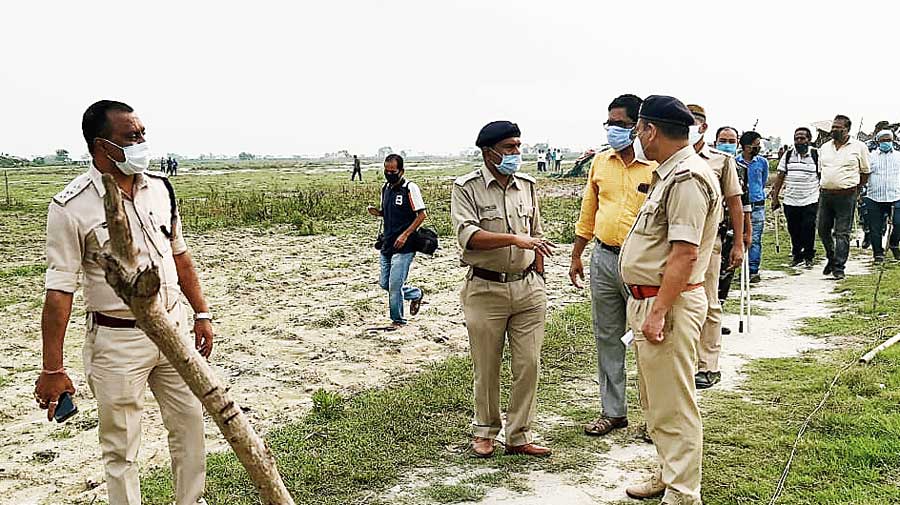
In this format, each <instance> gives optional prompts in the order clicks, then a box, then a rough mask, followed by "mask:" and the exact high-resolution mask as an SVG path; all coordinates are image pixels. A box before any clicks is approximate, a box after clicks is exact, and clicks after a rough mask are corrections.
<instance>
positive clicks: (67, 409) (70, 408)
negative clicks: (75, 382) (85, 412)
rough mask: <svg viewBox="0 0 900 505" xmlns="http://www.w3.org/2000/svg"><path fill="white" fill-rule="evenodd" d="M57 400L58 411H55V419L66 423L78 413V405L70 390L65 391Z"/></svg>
mask: <svg viewBox="0 0 900 505" xmlns="http://www.w3.org/2000/svg"><path fill="white" fill-rule="evenodd" d="M57 402H58V403H57V404H56V411H55V412H54V413H53V419H56V422H58V423H64V422H66V421H67V420H68V419H69V418H70V417H72V416H74V415H75V414H77V413H78V407H76V406H75V403H74V402H73V401H72V395H70V394H69V392H68V391H63V393H62V394H61V395H59V400H57Z"/></svg>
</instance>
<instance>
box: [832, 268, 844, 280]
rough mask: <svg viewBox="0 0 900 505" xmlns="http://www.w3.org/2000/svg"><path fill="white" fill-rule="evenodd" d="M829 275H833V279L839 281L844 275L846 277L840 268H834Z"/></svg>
mask: <svg viewBox="0 0 900 505" xmlns="http://www.w3.org/2000/svg"><path fill="white" fill-rule="evenodd" d="M831 276H832V277H834V280H836V281H839V280H841V279H843V278H844V277H846V275H844V272H843V271H842V270H835V271H834V272H832V274H831Z"/></svg>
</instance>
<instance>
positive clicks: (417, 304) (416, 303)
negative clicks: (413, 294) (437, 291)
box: [409, 291, 425, 316]
mask: <svg viewBox="0 0 900 505" xmlns="http://www.w3.org/2000/svg"><path fill="white" fill-rule="evenodd" d="M424 299H425V292H424V291H423V292H422V296H420V297H419V298H417V299H415V300H413V301H411V302H409V315H411V316H414V315H416V314H418V313H419V308H421V307H422V300H424Z"/></svg>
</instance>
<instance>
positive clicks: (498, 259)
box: [450, 121, 555, 457]
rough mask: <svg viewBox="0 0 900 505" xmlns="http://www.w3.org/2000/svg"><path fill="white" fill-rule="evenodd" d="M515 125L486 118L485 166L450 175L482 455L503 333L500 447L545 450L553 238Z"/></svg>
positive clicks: (493, 425) (490, 431)
mask: <svg viewBox="0 0 900 505" xmlns="http://www.w3.org/2000/svg"><path fill="white" fill-rule="evenodd" d="M519 136H520V132H519V127H518V126H517V125H515V124H514V123H510V122H509V121H495V122H492V123H489V124H487V125H486V126H485V127H484V128H482V129H481V132H480V133H479V134H478V139H477V140H476V142H475V144H476V145H477V146H478V147H480V148H481V153H482V157H483V159H484V167H482V168H481V169H479V170H475V171H474V172H472V173H470V174H467V175H464V176H462V177H460V178H459V179H457V180H456V182H455V183H454V185H453V192H452V195H451V202H450V216H451V219H452V221H453V227H454V229H455V230H456V235H457V237H458V239H459V245H460V247H461V248H462V253H461V261H462V263H463V264H464V265H467V266H468V267H469V271H468V273H467V274H466V281H465V284H464V286H463V288H462V291H461V293H460V301H461V303H462V307H463V312H464V313H465V316H466V328H467V330H468V332H469V351H470V353H471V355H472V362H473V364H474V369H475V370H474V372H475V377H474V391H475V418H474V420H473V426H474V440H473V442H472V450H473V452H474V453H475V455H477V456H480V457H489V456H491V455H492V454H493V453H494V439H495V438H496V437H497V435H498V434H499V433H500V429H501V428H502V423H501V418H500V364H501V360H502V357H503V346H504V341H505V340H507V339H508V341H509V350H510V354H511V357H512V363H511V366H512V376H513V382H512V387H511V390H510V394H509V406H508V411H507V423H506V453H507V454H526V455H530V456H548V455H549V454H550V449H547V448H545V447H540V446H538V445H536V444H534V443H532V433H531V423H532V421H533V420H534V411H535V401H536V396H535V393H536V389H537V381H538V375H539V373H540V355H541V344H542V343H543V340H544V317H545V314H546V310H547V294H546V291H545V287H544V256H549V255H551V254H552V250H553V248H554V247H555V246H554V244H552V243H551V242H549V241H547V240H545V239H544V238H543V231H542V229H541V213H540V210H539V208H538V197H537V190H536V184H535V180H534V179H533V178H532V177H530V176H528V175H525V174H521V173H518V170H519V168H520V167H521V165H522V155H521V152H520V148H521V142H520V140H519Z"/></svg>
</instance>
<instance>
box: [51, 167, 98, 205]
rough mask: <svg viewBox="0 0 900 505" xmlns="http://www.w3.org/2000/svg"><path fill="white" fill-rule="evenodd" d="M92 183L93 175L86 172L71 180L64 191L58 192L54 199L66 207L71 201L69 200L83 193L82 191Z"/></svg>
mask: <svg viewBox="0 0 900 505" xmlns="http://www.w3.org/2000/svg"><path fill="white" fill-rule="evenodd" d="M90 185H91V176H90V175H88V174H87V172H85V173H83V174H81V175H79V176H78V177H76V178H74V179H72V182H70V183H69V184H68V185H67V186H66V187H65V188H64V189H63V190H62V191H60V192H59V193H57V194H56V196H54V197H53V201H54V202H56V203H57V204H59V205H62V206H63V207H65V206H66V204H67V203H69V200H71V199H73V198H75V197H76V196H78V195H79V194H81V192H82V191H84V189H85V188H87V187H88V186H90Z"/></svg>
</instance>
